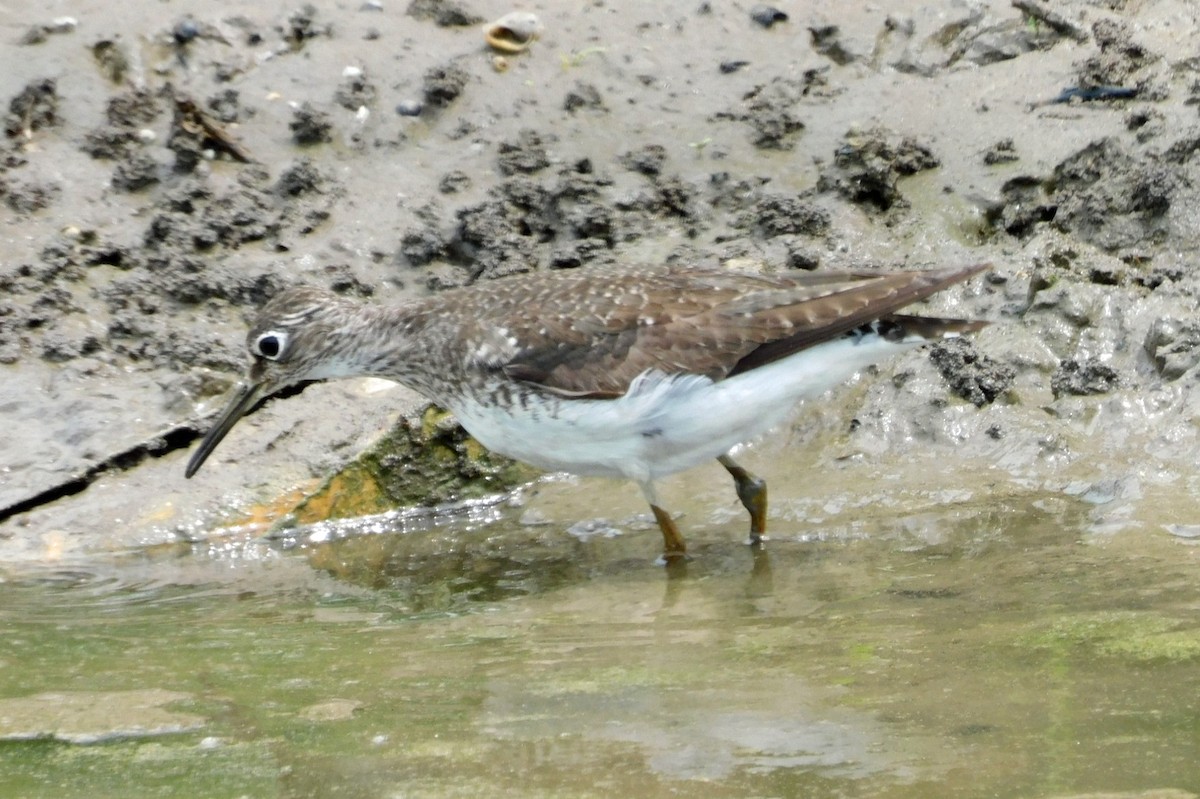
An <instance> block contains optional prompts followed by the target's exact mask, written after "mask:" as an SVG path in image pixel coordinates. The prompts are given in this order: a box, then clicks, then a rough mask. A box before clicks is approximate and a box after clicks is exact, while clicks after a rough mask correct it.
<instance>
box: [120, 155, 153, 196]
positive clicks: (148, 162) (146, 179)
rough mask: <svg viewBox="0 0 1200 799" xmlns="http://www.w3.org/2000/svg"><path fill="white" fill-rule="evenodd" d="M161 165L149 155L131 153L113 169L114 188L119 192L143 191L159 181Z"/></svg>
mask: <svg viewBox="0 0 1200 799" xmlns="http://www.w3.org/2000/svg"><path fill="white" fill-rule="evenodd" d="M158 172H159V164H158V162H157V161H155V160H154V158H153V157H151V156H150V155H149V154H147V153H143V152H135V153H130V154H129V156H128V157H126V158H125V160H123V161H121V162H120V163H119V164H117V166H116V168H115V169H113V176H112V187H113V188H114V189H116V190H117V191H124V192H134V191H141V190H142V189H144V188H146V187H147V186H152V185H154V184H155V183H157V182H158V181H159V176H158Z"/></svg>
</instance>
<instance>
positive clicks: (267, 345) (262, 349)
mask: <svg viewBox="0 0 1200 799" xmlns="http://www.w3.org/2000/svg"><path fill="white" fill-rule="evenodd" d="M287 344H288V334H287V333H284V332H282V331H279V330H268V331H267V332H266V333H263V334H262V335H261V336H259V337H258V338H256V339H254V347H253V350H254V354H255V355H258V356H260V357H262V358H266V359H267V360H268V361H278V360H279V359H280V358H282V357H283V354H284V352H285V351H286V350H287Z"/></svg>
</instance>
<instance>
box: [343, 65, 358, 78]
mask: <svg viewBox="0 0 1200 799" xmlns="http://www.w3.org/2000/svg"><path fill="white" fill-rule="evenodd" d="M362 74H363V71H362V67H346V68H345V69H343V70H342V77H343V78H361V77H362Z"/></svg>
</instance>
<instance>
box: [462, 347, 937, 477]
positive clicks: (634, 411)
mask: <svg viewBox="0 0 1200 799" xmlns="http://www.w3.org/2000/svg"><path fill="white" fill-rule="evenodd" d="M922 343H924V342H923V341H921V340H911V341H903V342H894V341H887V340H885V339H882V338H880V337H879V336H876V335H873V334H868V335H864V336H857V337H853V336H847V337H844V338H839V339H837V340H834V341H830V342H827V343H825V344H820V345H818V346H816V347H812V348H809V349H806V350H803V351H801V352H798V353H796V354H795V355H792V356H789V357H787V358H784V359H782V360H780V361H776V362H775V363H773V364H769V365H767V366H763V367H760V368H757V369H753V370H751V371H749V372H745V373H743V374H740V375H737V376H735V377H731V378H728V379H726V380H721V381H718V382H716V383H714V382H713V381H712V380H709V379H708V378H706V377H697V376H694V375H674V376H669V375H664V374H663V373H661V372H656V371H649V372H645V373H643V374H642V375H640V376H639V377H638V378H637V379H636V380H634V382H633V384H632V385H631V386H630V389H629V391H628V392H627V393H626V394H625V395H624V396H623V397H620V398H619V399H614V400H572V399H560V398H557V397H553V396H545V397H539V398H537V399H535V400H533V401H531V402H530V403H528V406H527V407H525V408H522V407H520V406H516V407H514V408H511V409H502V408H497V407H492V406H484V405H482V404H480V403H478V402H475V401H467V402H464V403H461V404H459V405H457V406H455V407H453V408H451V410H453V411H454V413H455V415H456V416H458V418H459V421H461V422H462V424H463V426H464V427H466V429H467V430H468V431H469V432H470V433H471V435H473V436H475V438H477V439H478V440H479V441H480V443H482V444H483V445H484V446H486V447H487V448H488V449H490V450H492V451H494V452H499V453H501V454H503V455H508V456H509V457H512V458H516V459H518V460H521V461H525V462H527V463H531V464H533V465H534V466H537V467H539V468H542V469H546V470H548V471H566V472H572V473H574V474H581V475H599V476H607V477H626V478H629V479H631V480H637V481H643V482H644V481H646V480H649V479H654V478H658V477H662V476H664V475H668V474H673V473H674V472H679V471H683V470H684V469H689V468H691V467H693V466H696V465H698V464H700V463H703V462H705V461H708V460H711V459H713V458H716V457H717V456H718V455H721V454H723V453H725V452H728V451H729V450H730V449H731V448H732V447H734V446H735V445H737V444H740V443H742V442H744V441H747V440H749V439H752V438H755V437H757V436H760V435H762V434H763V433H766V432H767V431H768V430H770V429H771V428H773V427H775V426H777V425H779V424H780V423H781V422H783V421H784V419H785V418H786V417H787V416H788V414H789V413H790V412H791V411H792V409H793V408H794V407H795V406H796V404H797V403H798V402H799V401H800V400H803V399H807V398H810V397H816V396H819V395H821V394H824V393H825V392H826V391H828V390H829V389H830V388H832V387H834V386H836V385H838V384H839V383H841V382H843V381H844V380H846V379H848V378H849V377H850V376H852V375H853V374H855V373H856V372H858V371H860V370H862V369H863V368H865V367H867V366H869V365H871V364H872V363H875V362H876V361H879V360H881V359H883V358H886V357H888V356H889V355H892V354H895V353H899V352H903V351H905V350H908V349H912V348H913V347H916V346H919V345H920V344H922Z"/></svg>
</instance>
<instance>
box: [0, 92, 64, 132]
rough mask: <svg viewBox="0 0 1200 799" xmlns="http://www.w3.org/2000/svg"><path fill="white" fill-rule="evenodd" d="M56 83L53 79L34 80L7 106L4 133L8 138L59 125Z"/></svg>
mask: <svg viewBox="0 0 1200 799" xmlns="http://www.w3.org/2000/svg"><path fill="white" fill-rule="evenodd" d="M58 105H59V97H58V82H57V81H56V80H55V79H54V78H43V79H41V80H35V81H33V82H32V83H30V84H28V85H27V86H26V87H25V88H24V89H22V90H21V92H20V94H18V95H17V96H16V97H14V98H13V99H12V102H10V103H9V104H8V114H7V115H6V116H5V117H4V132H5V134H7V135H8V137H9V138H14V137H16V136H30V135H32V134H33V133H34V132H36V131H38V130H41V129H43V128H52V127H54V126H55V125H57V124H58V123H59V116H58Z"/></svg>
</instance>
